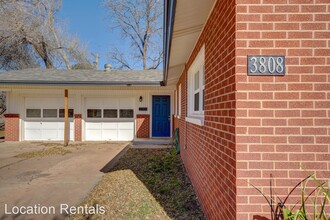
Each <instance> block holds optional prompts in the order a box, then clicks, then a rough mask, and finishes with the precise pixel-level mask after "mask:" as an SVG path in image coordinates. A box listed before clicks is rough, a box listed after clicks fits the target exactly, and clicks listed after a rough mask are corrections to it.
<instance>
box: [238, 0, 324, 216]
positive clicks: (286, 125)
mask: <svg viewBox="0 0 330 220" xmlns="http://www.w3.org/2000/svg"><path fill="white" fill-rule="evenodd" d="M237 4H238V5H237V12H238V15H237V33H236V37H237V41H236V47H237V50H236V54H237V61H236V63H237V67H236V72H237V76H236V83H237V94H236V97H237V110H236V115H237V118H236V134H237V137H236V143H237V155H236V156H237V158H236V159H237V186H238V189H237V202H238V204H237V211H238V214H237V219H251V220H252V219H255V218H254V216H257V215H261V216H269V212H270V209H269V207H268V206H267V205H265V200H264V199H263V198H262V197H261V195H260V194H259V193H258V192H256V190H255V189H253V188H252V187H251V186H250V185H249V184H248V182H250V183H252V184H254V185H257V186H259V187H260V188H261V189H262V190H264V192H265V193H267V194H268V193H269V177H270V174H272V175H273V176H274V187H275V190H276V192H277V194H278V195H279V196H280V197H282V196H284V195H286V194H287V193H288V192H289V190H290V188H291V187H293V186H294V185H295V184H296V183H297V182H299V180H301V179H302V178H304V177H306V176H307V175H308V174H309V173H311V172H316V174H317V176H318V177H319V178H322V177H327V178H329V176H330V171H329V170H330V162H329V161H330V144H329V143H330V119H329V118H330V74H329V73H330V59H329V56H330V49H329V47H330V40H329V39H330V23H329V21H330V1H329V0H291V1H289V0H237ZM253 54H260V55H267V54H269V55H285V56H286V66H287V68H286V70H287V74H286V76H284V77H279V76H276V77H273V76H247V55H253ZM300 167H302V168H303V169H305V170H306V171H304V170H302V169H300ZM299 196H300V195H299V192H298V194H296V197H295V199H294V200H292V202H299V201H300V198H299Z"/></svg>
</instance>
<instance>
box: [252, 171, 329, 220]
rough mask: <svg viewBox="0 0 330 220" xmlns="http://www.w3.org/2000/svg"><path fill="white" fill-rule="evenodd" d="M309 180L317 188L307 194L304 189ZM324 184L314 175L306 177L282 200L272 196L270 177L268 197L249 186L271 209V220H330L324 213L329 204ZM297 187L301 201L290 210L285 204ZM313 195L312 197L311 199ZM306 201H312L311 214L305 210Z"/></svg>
mask: <svg viewBox="0 0 330 220" xmlns="http://www.w3.org/2000/svg"><path fill="white" fill-rule="evenodd" d="M309 180H314V182H315V183H316V184H317V187H316V188H315V189H313V190H312V191H311V192H310V193H309V194H308V193H307V190H306V189H307V183H308V182H309ZM325 183H326V182H323V183H321V182H320V181H319V180H318V179H317V178H316V177H315V176H314V175H310V176H307V177H306V178H304V179H303V180H301V181H299V182H298V183H297V184H296V185H295V186H294V187H293V188H292V189H291V191H290V192H289V193H288V195H286V196H285V198H284V199H281V198H280V197H278V196H277V195H275V194H274V189H273V178H272V176H271V177H270V195H269V196H267V195H266V194H264V193H263V192H262V191H261V190H260V189H259V188H257V187H256V186H254V185H252V184H251V185H252V186H253V188H255V189H256V190H257V191H258V192H259V193H260V194H261V195H262V196H263V197H264V198H265V199H266V201H267V203H268V205H269V207H270V209H271V219H272V220H311V219H314V220H330V216H329V215H328V214H327V213H326V207H327V205H329V204H330V196H329V189H328V187H329V186H328V187H325ZM299 186H302V188H301V201H300V203H299V202H297V203H296V205H294V206H293V207H292V208H288V207H287V205H286V202H287V200H288V199H289V198H290V196H291V195H292V193H293V192H294V191H295V190H296V189H297V188H298V187H299ZM313 194H314V196H313V198H311V196H312V195H313ZM308 199H310V200H312V207H313V213H309V210H308V209H307V208H306V204H307V200H308ZM298 204H299V205H298ZM297 206H298V207H299V208H298V209H296V207H297Z"/></svg>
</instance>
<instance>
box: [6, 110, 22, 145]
mask: <svg viewBox="0 0 330 220" xmlns="http://www.w3.org/2000/svg"><path fill="white" fill-rule="evenodd" d="M4 116H5V141H19V114H5V115H4Z"/></svg>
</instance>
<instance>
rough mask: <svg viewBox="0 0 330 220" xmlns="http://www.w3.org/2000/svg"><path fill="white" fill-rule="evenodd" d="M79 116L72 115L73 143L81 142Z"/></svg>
mask: <svg viewBox="0 0 330 220" xmlns="http://www.w3.org/2000/svg"><path fill="white" fill-rule="evenodd" d="M81 120H82V119H81V114H75V115H74V141H81V140H82V138H81V134H82V121H81Z"/></svg>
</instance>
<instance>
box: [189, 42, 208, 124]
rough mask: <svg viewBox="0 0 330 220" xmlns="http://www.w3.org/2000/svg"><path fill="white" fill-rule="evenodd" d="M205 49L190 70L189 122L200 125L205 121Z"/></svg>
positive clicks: (200, 52) (203, 48)
mask: <svg viewBox="0 0 330 220" xmlns="http://www.w3.org/2000/svg"><path fill="white" fill-rule="evenodd" d="M204 63H205V47H204V46H203V47H202V49H201V50H200V51H199V53H198V55H197V56H196V58H195V60H194V62H193V63H192V65H191V67H190V68H189V70H188V98H187V101H188V116H187V118H188V121H189V120H190V119H191V120H190V121H191V122H192V123H196V124H198V125H202V124H203V120H204V105H205V101H204V96H205V64H204Z"/></svg>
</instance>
